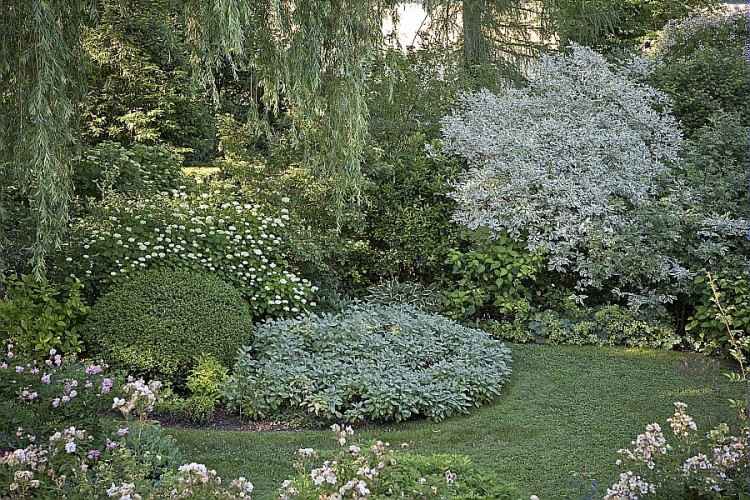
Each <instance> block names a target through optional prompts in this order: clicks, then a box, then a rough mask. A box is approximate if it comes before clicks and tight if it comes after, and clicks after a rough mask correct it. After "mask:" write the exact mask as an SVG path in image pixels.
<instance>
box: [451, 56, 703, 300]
mask: <svg viewBox="0 0 750 500" xmlns="http://www.w3.org/2000/svg"><path fill="white" fill-rule="evenodd" d="M632 74H633V71H632V68H626V67H623V68H620V67H618V66H615V65H613V64H610V63H608V62H607V61H606V60H605V59H604V58H603V57H602V56H600V55H598V54H596V53H595V52H593V51H592V50H590V49H588V48H585V47H581V46H577V45H573V46H571V53H569V54H556V55H549V56H546V57H544V58H542V59H541V60H540V61H539V62H538V63H537V64H535V65H534V66H533V67H532V68H531V69H530V73H529V84H528V86H527V87H526V88H523V89H508V90H506V91H504V92H503V93H501V94H492V93H490V92H488V91H481V92H478V93H474V94H466V95H463V96H462V97H461V98H460V99H459V100H458V104H457V107H456V109H455V111H454V113H453V114H452V115H450V116H448V117H445V118H444V119H443V145H444V148H445V150H446V151H447V152H449V153H452V154H455V155H459V156H462V157H464V158H465V159H466V160H467V161H468V163H469V167H470V168H469V170H468V171H467V172H466V173H465V174H464V175H463V176H462V177H460V178H459V181H458V182H457V183H456V185H455V189H454V191H453V193H452V194H451V196H452V198H453V199H455V200H456V202H457V203H458V207H457V211H456V213H455V214H454V218H455V220H456V221H458V222H460V223H463V224H465V225H467V226H468V227H470V228H477V227H480V226H484V227H489V228H490V229H492V230H494V231H495V232H496V233H507V234H509V235H510V236H511V237H512V238H514V239H516V240H519V241H525V242H526V245H527V247H528V248H529V249H530V250H533V251H536V250H538V249H539V248H545V249H547V250H549V254H548V258H549V267H550V269H553V270H556V271H563V272H571V271H572V272H574V273H576V274H577V275H578V277H579V282H578V287H579V289H580V290H585V289H586V288H587V287H589V286H595V287H600V286H602V285H603V283H605V282H607V281H608V280H609V281H614V282H615V283H624V284H626V285H628V286H629V287H630V289H635V290H636V291H637V292H638V293H639V294H641V295H651V296H652V298H653V299H655V300H657V301H668V300H669V299H670V297H668V296H665V295H663V292H662V291H659V288H658V287H655V284H658V283H660V282H663V281H672V280H675V279H676V280H678V281H679V280H685V279H686V278H688V277H689V276H690V273H689V272H688V271H687V270H686V269H685V268H684V267H683V266H681V265H680V263H679V262H678V261H677V260H676V259H674V258H673V257H671V256H670V255H669V254H665V253H664V252H663V251H662V250H663V249H661V248H656V247H655V246H654V245H652V244H651V239H650V236H651V235H652V234H653V231H654V218H656V219H657V220H656V223H657V225H656V228H658V227H659V224H661V222H660V221H661V220H662V218H664V217H666V218H667V219H668V218H670V217H672V218H674V215H673V214H671V212H670V210H669V209H668V207H667V205H668V204H669V203H670V199H669V193H668V192H667V190H666V186H669V184H670V183H671V177H672V173H671V168H670V167H671V166H672V165H674V164H676V163H677V161H678V153H679V151H680V149H681V146H682V137H681V132H680V129H679V127H678V125H677V123H676V121H675V120H674V119H673V118H672V117H671V116H670V115H669V114H668V112H667V109H668V105H669V103H668V100H667V98H666V97H665V95H664V94H662V93H661V92H659V91H657V90H655V89H654V88H652V87H650V86H648V85H645V84H642V83H639V82H637V81H635V80H634V79H633V78H631V75H632ZM654 207H656V208H654ZM659 207H667V208H665V209H663V210H661V209H659ZM655 211H656V212H655ZM669 224H671V223H668V224H667V225H669ZM613 250H615V251H616V252H617V253H618V254H622V255H624V257H623V258H624V259H625V260H627V261H632V262H638V263H640V264H639V265H638V266H636V267H635V268H633V267H631V268H628V269H627V270H625V271H624V270H623V268H622V267H621V266H620V265H619V264H620V262H619V259H618V258H614V259H612V258H611V256H610V255H608V254H609V253H610V252H611V251H613ZM600 255H607V258H606V259H605V258H598V257H599V256H600ZM644 261H645V262H646V263H645V264H644V263H643V262H644ZM622 293H623V294H624V293H625V292H622ZM659 294H662V295H659Z"/></svg>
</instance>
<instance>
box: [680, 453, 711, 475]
mask: <svg viewBox="0 0 750 500" xmlns="http://www.w3.org/2000/svg"><path fill="white" fill-rule="evenodd" d="M713 467H714V465H713V464H712V463H711V459H709V458H708V456H707V455H706V454H705V453H698V454H697V455H695V456H693V457H690V458H688V459H687V460H685V462H684V463H683V464H682V475H683V476H685V477H689V476H692V475H693V474H695V472H696V471H698V470H707V469H713Z"/></svg>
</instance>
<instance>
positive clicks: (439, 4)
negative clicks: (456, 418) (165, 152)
mask: <svg viewBox="0 0 750 500" xmlns="http://www.w3.org/2000/svg"><path fill="white" fill-rule="evenodd" d="M637 3H638V5H639V6H636V5H635V4H636V2H633V1H629V2H612V1H611V0H596V1H594V2H591V1H582V0H545V1H542V2H526V1H523V0H496V1H490V0H462V1H459V0H430V1H425V2H424V7H425V9H426V10H427V12H428V13H430V15H431V16H432V22H431V23H430V24H429V30H430V36H431V37H432V38H433V39H435V40H443V41H445V40H448V38H449V37H448V33H455V32H458V33H460V34H461V36H460V37H459V38H458V40H459V41H458V45H457V46H455V45H454V46H451V47H447V45H446V44H445V43H443V44H440V43H438V44H434V45H433V46H432V47H433V49H435V48H438V47H440V48H441V49H446V48H448V49H449V50H458V51H460V52H461V53H462V55H463V58H464V62H465V64H466V66H467V67H468V68H469V69H471V70H472V71H475V72H476V70H477V69H478V68H482V67H490V68H494V69H501V70H503V71H505V72H506V73H507V74H511V73H513V72H514V71H515V70H517V68H518V65H519V64H520V63H521V61H522V60H523V58H524V57H527V56H529V55H535V54H537V53H538V52H539V51H540V50H545V49H546V48H549V42H550V41H554V40H562V41H567V40H578V41H581V42H583V43H591V44H595V45H600V46H602V47H605V48H607V47H612V46H614V45H617V46H618V47H620V46H628V45H632V44H633V43H635V42H636V41H637V40H638V39H639V37H640V36H641V35H643V34H645V33H647V32H648V31H649V29H650V27H653V29H656V27H658V26H660V25H661V23H662V21H663V17H676V16H679V15H680V14H682V13H684V12H685V11H687V10H689V9H693V8H696V7H702V6H705V5H708V4H710V3H712V2H710V1H709V0H691V1H689V2H677V1H670V2H655V3H653V5H652V3H651V2H647V3H646V4H647V5H645V6H640V4H641V2H637ZM398 5H399V2H397V1H395V0H368V1H355V0H332V1H329V2H324V3H320V2H315V3H313V2H296V1H292V0H250V1H242V0H188V1H176V0H159V1H143V0H135V1H128V2H125V1H120V0H61V1H52V0H6V1H4V2H3V6H2V10H0V39H2V41H3V43H2V46H1V47H0V130H2V132H0V166H2V178H3V184H4V185H5V186H6V188H5V189H4V191H3V195H2V204H0V207H5V208H4V209H3V208H0V216H1V217H2V218H3V219H2V220H4V221H5V222H4V223H3V226H4V227H5V230H6V231H8V230H10V231H11V232H12V231H14V230H18V228H19V225H18V220H19V218H25V219H26V220H27V222H28V221H30V224H31V227H33V228H34V231H35V235H34V238H33V239H32V241H30V242H29V247H28V248H26V245H25V244H23V245H20V244H19V245H15V246H14V245H11V246H14V248H12V249H9V248H7V245H6V246H4V247H3V248H6V250H5V251H4V252H2V253H7V252H8V251H11V253H13V254H15V256H16V259H24V258H26V256H30V258H31V262H32V264H33V267H34V269H35V272H36V273H37V274H41V273H43V272H44V269H45V255H47V253H48V252H49V251H50V249H51V248H54V247H57V246H58V245H59V243H60V235H61V233H62V230H63V228H64V227H65V225H66V223H67V220H68V203H69V200H70V198H71V188H70V180H69V179H70V171H71V158H72V157H73V156H74V153H75V151H76V149H77V148H79V147H80V146H81V145H83V144H85V143H92V142H93V143H96V142H99V141H101V140H104V139H116V140H118V141H119V142H121V143H123V144H128V143H129V142H146V143H157V142H158V143H166V144H168V145H170V146H172V147H174V148H176V149H177V150H181V151H183V152H186V151H187V150H188V149H191V150H193V151H192V154H193V156H192V158H196V159H199V160H201V161H207V160H210V157H211V153H212V151H213V148H214V147H215V145H214V141H213V130H215V129H214V124H213V120H212V118H211V114H212V107H213V106H215V105H216V104H217V103H219V102H220V101H221V91H222V89H223V88H224V89H226V87H227V86H230V87H231V86H233V85H234V86H235V88H236V85H235V84H233V83H230V84H227V83H226V82H227V81H228V80H231V79H232V78H233V77H236V76H238V75H241V76H243V78H245V79H246V80H245V81H246V82H247V81H248V80H249V84H248V83H245V84H242V85H244V89H245V90H246V92H244V93H242V96H241V100H242V101H243V102H242V105H244V106H246V107H247V108H248V109H251V110H253V112H252V113H251V114H250V115H248V116H255V117H260V118H261V119H262V120H264V121H265V120H271V121H273V120H278V119H279V117H280V116H283V117H284V118H285V120H286V121H287V123H288V124H289V126H290V131H291V140H292V141H293V143H294V144H295V145H296V147H297V148H299V150H300V151H301V155H302V161H303V164H304V166H305V167H306V168H307V169H308V170H309V171H310V172H313V173H314V174H315V175H316V176H317V178H318V179H319V180H320V181H321V182H323V183H324V184H325V185H328V186H329V189H328V191H329V193H330V195H331V197H332V201H333V204H334V206H337V207H339V209H340V208H342V207H343V206H344V205H345V204H346V203H347V202H348V201H351V200H356V199H358V198H359V196H360V189H361V186H362V182H363V177H362V170H361V162H362V159H363V151H364V147H365V144H366V141H367V136H368V129H369V123H368V106H367V100H366V95H367V92H368V90H367V89H368V85H367V75H368V71H367V70H368V67H370V65H371V63H372V62H374V61H375V60H376V59H379V58H381V56H383V54H384V50H385V48H386V46H387V44H386V43H385V39H384V36H383V33H382V26H383V21H384V19H386V18H392V19H394V20H395V18H396V17H397V9H396V8H397V6H398ZM459 19H461V20H462V21H461V23H460V26H459V23H458V20H459ZM635 27H637V28H638V29H635ZM612 40H616V41H617V43H616V44H614V45H613V43H610V42H611V41H612ZM83 62H86V64H83ZM84 70H85V71H84ZM519 75H520V73H518V72H517V71H515V76H516V77H517V78H518V77H519ZM227 77H230V78H229V79H227ZM84 90H86V92H84ZM84 95H85V96H86V97H85V98H84ZM209 97H210V98H209ZM19 247H20V248H19Z"/></svg>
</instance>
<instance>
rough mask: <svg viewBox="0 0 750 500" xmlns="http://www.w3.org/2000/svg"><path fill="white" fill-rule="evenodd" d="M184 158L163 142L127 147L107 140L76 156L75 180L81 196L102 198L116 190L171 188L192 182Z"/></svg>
mask: <svg viewBox="0 0 750 500" xmlns="http://www.w3.org/2000/svg"><path fill="white" fill-rule="evenodd" d="M181 167H182V158H180V157H179V156H178V155H176V154H174V153H172V152H170V151H169V150H167V149H166V148H164V147H163V146H146V145H143V144H134V145H132V146H130V147H128V148H125V147H123V146H121V145H120V143H118V142H110V141H105V142H102V143H101V144H97V145H96V146H93V147H91V148H88V149H86V150H84V151H83V153H81V154H80V155H79V156H78V157H76V158H75V159H74V160H73V184H74V186H75V190H76V193H77V194H78V195H79V196H81V197H84V198H86V197H93V198H96V199H100V198H102V197H103V196H106V195H108V194H110V193H111V192H113V191H116V192H120V193H130V194H145V193H158V192H162V191H171V190H173V189H177V188H179V187H180V186H183V187H184V186H185V185H186V184H190V183H191V179H190V178H189V177H185V176H183V175H182V170H181Z"/></svg>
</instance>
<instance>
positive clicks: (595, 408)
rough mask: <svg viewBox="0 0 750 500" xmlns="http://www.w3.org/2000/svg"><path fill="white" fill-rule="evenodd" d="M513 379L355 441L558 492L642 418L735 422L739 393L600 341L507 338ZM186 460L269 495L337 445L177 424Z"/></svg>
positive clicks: (712, 375)
mask: <svg viewBox="0 0 750 500" xmlns="http://www.w3.org/2000/svg"><path fill="white" fill-rule="evenodd" d="M510 347H511V349H512V351H513V358H514V361H513V377H512V379H511V382H510V383H508V384H507V385H506V387H505V388H504V392H503V394H504V395H503V396H502V397H500V398H498V399H497V400H496V402H494V403H493V404H492V405H489V406H485V407H482V408H478V409H475V410H474V411H473V412H472V413H471V415H468V416H462V417H456V418H453V419H450V420H447V421H445V422H442V423H434V422H427V421H414V422H407V423H403V424H385V425H382V426H379V427H377V428H374V429H369V430H363V431H358V432H357V434H356V435H355V436H354V438H355V439H354V440H355V441H367V440H372V439H376V438H377V439H382V440H384V441H389V442H391V443H392V444H397V443H402V442H409V443H412V445H413V449H414V450H415V451H416V452H417V453H424V454H430V453H458V454H465V455H468V456H470V457H471V459H472V460H473V461H474V462H475V463H476V464H479V465H481V466H483V467H486V468H488V469H491V470H494V471H495V472H497V473H498V474H500V475H501V476H502V477H504V478H506V479H507V480H508V481H511V482H513V483H515V484H516V485H517V486H518V487H519V489H520V491H521V492H523V493H524V494H525V495H526V498H528V495H531V494H536V495H539V496H540V497H541V498H560V497H561V496H562V494H563V492H564V490H565V488H566V483H567V478H568V474H569V473H570V472H571V471H577V470H579V469H581V468H582V467H586V468H587V469H588V470H589V471H590V474H591V476H592V477H594V478H596V479H597V480H598V482H599V483H600V484H607V485H609V484H612V483H613V482H614V480H615V479H616V477H617V475H618V474H619V472H620V470H619V469H618V468H617V467H616V466H615V465H614V461H615V460H616V459H617V455H616V451H617V449H619V448H622V447H625V446H628V445H629V444H630V441H631V440H632V439H634V438H635V436H636V435H637V434H639V433H641V432H643V430H644V427H645V425H646V424H648V423H651V422H659V423H660V424H661V425H662V426H666V427H667V428H668V426H667V424H666V419H667V418H668V417H670V416H671V414H672V412H673V405H672V403H673V402H675V401H682V402H684V403H687V405H688V413H689V414H690V415H692V416H693V417H694V418H695V420H696V423H697V424H698V429H699V431H702V432H704V431H707V430H708V429H709V428H710V427H713V426H714V425H716V424H717V423H719V422H722V421H727V422H729V423H730V424H732V423H736V421H737V420H736V419H737V416H736V414H735V411H734V410H732V409H730V408H729V405H728V403H727V399H728V398H737V397H739V396H740V393H741V388H740V387H738V386H737V385H733V384H731V383H730V382H729V381H728V380H727V378H726V377H724V376H723V372H725V371H728V370H729V368H728V367H727V366H725V365H723V364H722V363H720V362H718V361H716V360H714V359H710V358H705V357H703V356H699V355H694V354H687V353H676V352H671V351H652V350H635V349H618V348H599V347H575V346H537V345H531V346H529V345H511V346H510ZM172 434H173V435H174V436H175V438H176V439H177V441H178V443H179V446H180V449H181V450H182V451H183V452H184V453H185V456H186V457H188V458H189V459H190V460H195V461H198V462H204V463H206V465H208V466H209V467H211V468H215V469H216V470H217V471H218V472H219V474H220V475H221V476H222V477H224V478H226V479H231V478H234V477H237V476H240V475H242V476H245V477H247V478H248V479H250V480H251V481H252V482H253V483H254V484H255V494H254V495H253V498H272V495H273V492H274V490H275V488H277V487H278V486H279V485H280V484H281V482H282V481H283V480H284V479H286V478H287V477H290V476H291V475H292V474H293V472H294V470H293V463H294V461H295V453H296V451H297V449H299V448H303V447H305V448H307V447H312V448H315V449H316V450H333V449H335V448H336V443H335V442H334V439H333V433H331V432H330V431H284V432H265V433H248V432H245V433H243V432H231V431H198V430H174V431H172Z"/></svg>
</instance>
